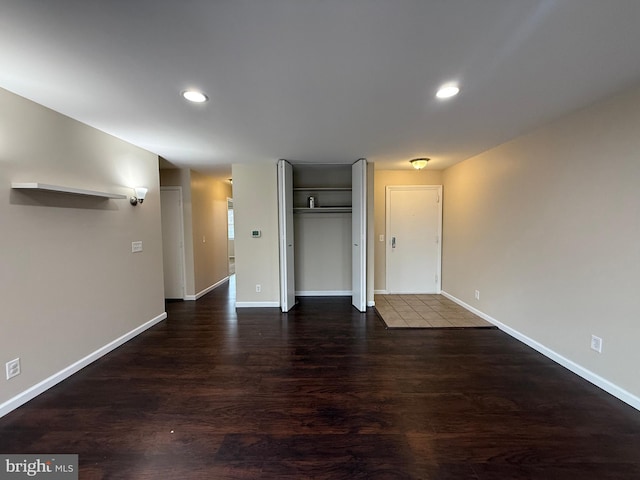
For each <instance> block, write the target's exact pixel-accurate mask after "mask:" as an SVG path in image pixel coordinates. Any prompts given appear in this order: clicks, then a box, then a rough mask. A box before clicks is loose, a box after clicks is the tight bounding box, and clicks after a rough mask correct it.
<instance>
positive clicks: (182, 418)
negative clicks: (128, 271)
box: [0, 285, 640, 480]
mask: <svg viewBox="0 0 640 480" xmlns="http://www.w3.org/2000/svg"><path fill="white" fill-rule="evenodd" d="M229 288H230V287H229V286H228V285H225V286H222V287H220V288H218V289H216V290H215V291H213V292H211V293H210V294H208V295H206V296H205V297H203V298H201V299H200V300H199V301H197V302H179V303H169V304H167V310H168V314H169V316H168V319H167V320H166V321H164V322H162V323H160V324H158V325H157V326H155V327H153V328H152V329H150V330H149V331H147V332H145V333H143V334H142V335H140V336H139V337H137V338H135V339H134V340H132V341H131V342H129V343H128V344H126V345H124V346H122V347H120V348H118V349H117V350H115V351H114V352H112V353H110V354H109V355H107V356H106V357H104V358H102V359H100V360H99V361H97V362H95V363H94V364H92V365H90V366H88V367H87V368H85V369H83V370H82V371H81V372H79V373H78V374H76V375H74V376H73V377H71V378H69V379H68V380H66V381H64V382H63V383H61V384H60V385H58V386H56V387H54V388H52V389H51V390H49V391H48V392H46V393H44V394H43V395H41V396H39V397H38V398H36V399H34V400H32V401H31V402H29V403H28V404H26V405H25V406H23V407H21V408H19V409H18V410H16V411H14V412H12V413H10V414H9V415H7V416H5V417H4V418H2V419H0V452H1V453H77V454H79V456H80V457H79V458H80V478H81V479H183V480H186V479H306V478H317V479H360V478H362V479H456V480H460V479H475V480H486V479H500V480H502V479H510V480H516V479H544V480H553V479H558V480H560V479H562V480H564V479H580V480H585V479H598V480H605V479H635V478H640V412H638V411H636V410H634V409H632V408H631V407H629V406H627V405H625V404H624V403H622V402H620V401H619V400H617V399H615V398H613V397H611V396H610V395H608V394H607V393H605V392H603V391H601V390H599V389H598V388H596V387H594V386H592V385H590V384H589V383H587V382H586V381H584V380H582V379H580V378H579V377H577V376H575V375H573V374H572V373H570V372H568V371H567V370H565V369H564V368H562V367H560V366H558V365H556V364H555V363H553V362H551V361H550V360H548V359H546V358H544V357H542V356H541V355H540V354H538V353H536V352H535V351H533V350H531V349H530V348H528V347H526V346H525V345H523V344H521V343H519V342H517V341H515V340H513V339H512V338H510V337H508V336H507V335H506V334H504V333H502V332H500V331H499V330H492V329H469V330H446V329H445V330H429V329H426V330H387V329H385V327H384V324H383V323H382V321H381V320H380V319H379V318H378V317H377V316H376V315H375V313H374V312H373V311H372V310H371V309H370V311H368V312H367V313H366V314H361V313H359V312H357V311H355V310H354V309H352V307H351V306H350V304H349V300H348V299H344V298H315V299H313V298H303V299H302V301H301V303H300V305H299V306H297V307H296V308H295V309H294V310H293V311H292V312H290V313H289V314H287V315H283V314H280V313H279V312H278V311H277V310H275V309H244V310H239V311H238V312H236V311H235V309H234V308H233V299H232V298H230V297H229V291H228V290H229ZM231 288H233V285H231Z"/></svg>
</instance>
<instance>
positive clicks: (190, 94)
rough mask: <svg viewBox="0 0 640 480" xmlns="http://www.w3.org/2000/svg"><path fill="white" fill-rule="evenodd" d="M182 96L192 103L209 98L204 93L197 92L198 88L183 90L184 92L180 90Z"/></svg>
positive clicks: (202, 101)
mask: <svg viewBox="0 0 640 480" xmlns="http://www.w3.org/2000/svg"><path fill="white" fill-rule="evenodd" d="M182 97H183V98H184V99H185V100H189V101H190V102H193V103H204V102H206V101H207V100H209V97H207V96H206V95H205V94H204V93H202V92H199V91H198V90H185V91H184V92H182Z"/></svg>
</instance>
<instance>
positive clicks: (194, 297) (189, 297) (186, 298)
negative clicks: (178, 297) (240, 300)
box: [184, 276, 229, 301]
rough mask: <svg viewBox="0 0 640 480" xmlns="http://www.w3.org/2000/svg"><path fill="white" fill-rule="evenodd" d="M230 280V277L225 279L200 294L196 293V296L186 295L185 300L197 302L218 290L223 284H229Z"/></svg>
mask: <svg viewBox="0 0 640 480" xmlns="http://www.w3.org/2000/svg"><path fill="white" fill-rule="evenodd" d="M228 280H229V277H228V276H227V277H224V278H223V279H222V280H220V281H219V282H216V283H214V284H213V285H211V286H209V287H207V288H205V289H204V290H201V291H200V292H198V293H196V294H195V295H185V297H184V299H185V301H187V300H188V301H195V300H198V299H199V298H200V297H202V296H204V295H206V294H207V293H209V292H210V291H212V290H214V289H216V288H218V287H219V286H220V285H222V284H223V283H225V282H227V281H228Z"/></svg>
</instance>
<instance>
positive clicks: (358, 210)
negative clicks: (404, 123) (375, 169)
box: [351, 158, 367, 312]
mask: <svg viewBox="0 0 640 480" xmlns="http://www.w3.org/2000/svg"><path fill="white" fill-rule="evenodd" d="M351 215H352V216H351V243H352V255H351V281H352V296H351V303H352V304H353V306H354V307H356V308H357V309H358V310H360V311H361V312H364V311H366V309H367V161H366V159H364V158H361V159H360V160H358V161H357V162H355V163H354V164H353V165H352V166H351Z"/></svg>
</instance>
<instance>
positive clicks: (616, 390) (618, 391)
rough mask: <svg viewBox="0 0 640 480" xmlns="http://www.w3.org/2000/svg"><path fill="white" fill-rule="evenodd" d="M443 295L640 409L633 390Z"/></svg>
mask: <svg viewBox="0 0 640 480" xmlns="http://www.w3.org/2000/svg"><path fill="white" fill-rule="evenodd" d="M442 296H444V297H446V298H448V299H449V300H451V301H453V302H455V303H457V304H458V305H460V306H461V307H464V308H466V309H467V310H469V311H470V312H473V313H475V314H476V315H478V316H479V317H481V318H483V319H485V320H486V321H487V322H489V323H492V324H494V325H495V326H496V327H498V328H499V329H500V330H502V331H503V332H505V333H506V334H508V335H511V336H512V337H513V338H515V339H517V340H520V341H521V342H522V343H524V344H525V345H528V346H530V347H531V348H533V349H534V350H536V351H538V352H539V353H541V354H542V355H544V356H545V357H547V358H549V359H551V360H553V361H554V362H556V363H558V364H560V365H562V366H563V367H564V368H566V369H568V370H570V371H572V372H573V373H575V374H576V375H578V376H580V377H582V378H584V379H585V380H587V381H588V382H590V383H592V384H593V385H595V386H596V387H599V388H601V389H602V390H604V391H605V392H607V393H610V394H611V395H613V396H614V397H616V398H618V399H619V400H622V401H623V402H624V403H626V404H628V405H630V406H632V407H633V408H635V409H636V410H640V398H638V397H636V396H635V395H633V394H632V393H631V392H628V391H627V390H625V389H624V388H621V387H619V386H618V385H616V384H614V383H612V382H610V381H609V380H607V379H606V378H603V377H601V376H600V375H598V374H596V373H593V372H592V371H591V370H588V369H586V368H584V367H583V366H582V365H579V364H577V363H576V362H574V361H573V360H569V359H568V358H566V357H564V356H562V355H560V354H559V353H557V352H555V351H553V350H551V349H550V348H548V347H546V346H544V345H543V344H541V343H539V342H537V341H536V340H534V339H532V338H530V337H528V336H526V335H524V334H523V333H521V332H519V331H518V330H515V329H514V328H511V327H509V326H508V325H505V324H504V323H502V322H500V321H498V320H496V319H495V318H493V317H491V316H489V315H487V314H486V313H484V312H481V311H480V310H478V309H476V308H474V307H472V306H471V305H469V304H467V303H465V302H463V301H462V300H460V299H459V298H456V297H454V296H453V295H451V294H449V293H447V292H445V291H443V292H442Z"/></svg>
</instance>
